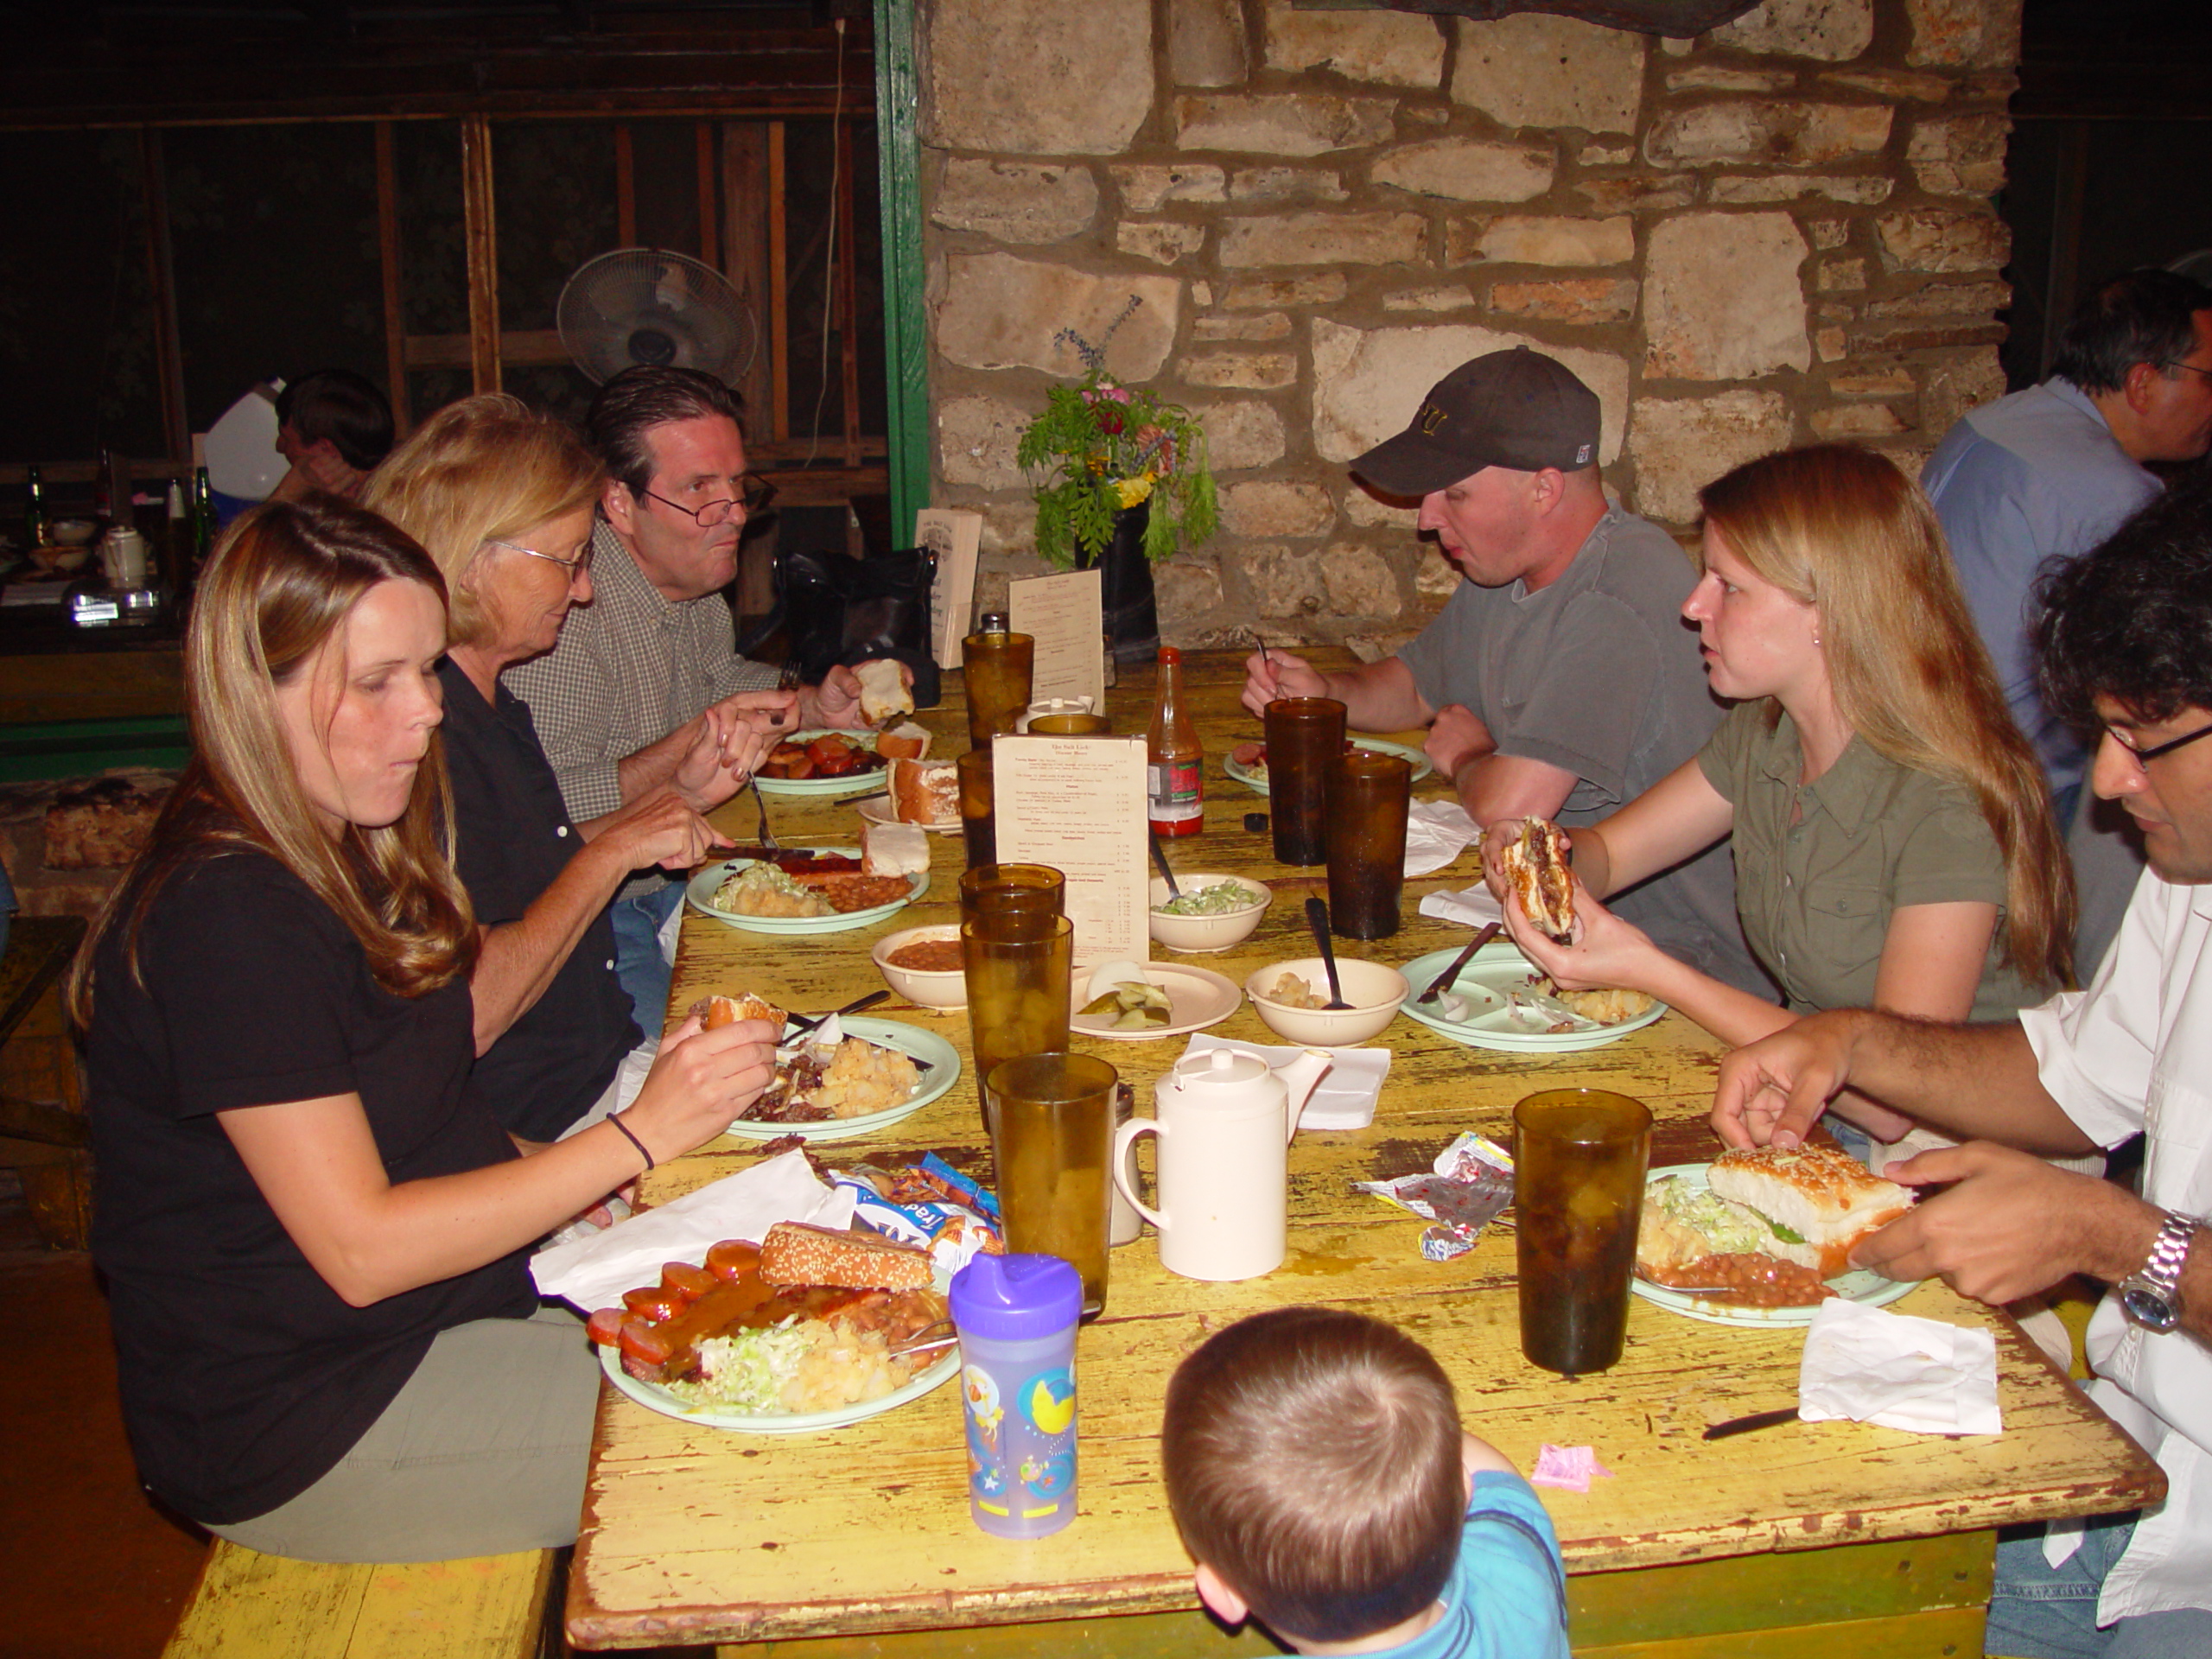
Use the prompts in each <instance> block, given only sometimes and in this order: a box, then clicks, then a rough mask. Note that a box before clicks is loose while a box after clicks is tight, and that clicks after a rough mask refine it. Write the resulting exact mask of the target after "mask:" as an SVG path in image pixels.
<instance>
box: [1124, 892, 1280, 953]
mask: <svg viewBox="0 0 2212 1659" xmlns="http://www.w3.org/2000/svg"><path fill="white" fill-rule="evenodd" d="M1224 881H1234V882H1235V883H1236V885H1237V886H1238V887H1243V889H1244V890H1245V891H1246V892H1248V893H1250V894H1251V895H1252V902H1251V903H1250V904H1249V905H1247V906H1244V907H1243V908H1242V909H1241V910H1224V911H1223V912H1221V913H1220V914H1219V915H1217V916H1163V915H1161V914H1160V906H1162V905H1164V904H1166V902H1167V883H1166V880H1165V879H1164V878H1162V877H1160V876H1157V875H1155V876H1154V877H1153V878H1152V887H1151V890H1150V893H1149V896H1148V899H1147V902H1148V903H1150V905H1151V906H1152V937H1153V938H1155V939H1157V940H1159V941H1160V944H1164V945H1166V947H1167V948H1168V949H1169V950H1180V951H1183V952H1185V954H1187V955H1190V956H1194V957H1198V956H1207V955H1211V953H1212V952H1214V951H1217V950H1228V949H1230V947H1231V946H1232V945H1237V944H1243V942H1244V941H1245V940H1246V939H1249V938H1251V937H1252V930H1253V929H1254V928H1255V927H1257V926H1259V925H1260V918H1261V917H1262V916H1264V915H1266V914H1267V913H1268V906H1269V905H1271V904H1273V903H1274V899H1275V894H1274V888H1272V887H1269V886H1268V884H1267V883H1266V882H1264V881H1255V880H1253V879H1252V878H1251V877H1250V876H1249V875H1224V874H1211V875H1209V874H1205V873H1203V872H1200V873H1199V874H1193V875H1185V874H1181V873H1180V872H1178V873H1177V874H1176V877H1175V885H1176V886H1177V887H1179V888H1181V889H1182V890H1183V891H1184V892H1185V893H1196V892H1198V889H1200V888H1201V887H1219V886H1220V885H1221V884H1222V883H1223V882H1224Z"/></svg>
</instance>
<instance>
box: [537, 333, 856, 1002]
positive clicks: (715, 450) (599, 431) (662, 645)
mask: <svg viewBox="0 0 2212 1659" xmlns="http://www.w3.org/2000/svg"><path fill="white" fill-rule="evenodd" d="M584 427H585V435H587V436H588V438H589V439H590V441H591V442H592V445H593V447H594V448H596V449H597V450H598V451H599V454H600V457H601V460H603V461H606V463H607V474H608V476H607V486H606V488H605V490H604V491H603V492H602V493H601V498H600V517H599V522H598V524H597V526H596V527H595V529H594V531H593V535H592V541H591V567H590V568H591V582H592V588H593V594H592V599H591V602H590V603H589V604H588V605H581V606H579V607H577V608H576V609H575V611H573V612H572V613H570V614H569V620H568V622H567V624H566V626H563V629H562V630H561V638H560V642H559V644H557V645H556V646H555V647H554V648H553V649H552V650H551V651H550V652H547V653H546V654H545V655H544V656H543V657H540V658H536V659H535V660H534V661H531V662H527V663H523V664H518V665H517V666H516V667H514V668H512V669H510V670H508V671H507V675H506V683H507V685H508V687H509V689H510V690H513V691H514V692H515V694H516V695H517V696H520V697H521V698H522V700H523V701H524V702H526V703H528V704H529V705H530V712H531V720H532V721H534V722H535V724H536V725H537V735H538V740H539V741H540V742H542V743H543V745H544V747H545V754H546V758H547V759H548V760H550V761H551V762H552V763H553V772H554V775H555V776H556V778H557V779H559V781H560V785H561V794H562V798H563V800H564V801H565V803H566V804H567V805H568V809H569V816H570V817H573V818H575V820H576V821H577V822H579V823H582V822H585V821H587V820H588V819H591V818H594V817H600V816H601V814H603V813H607V812H612V811H613V810H615V809H616V808H618V807H620V806H621V805H622V804H624V803H625V802H627V801H631V800H634V799H636V798H638V797H639V796H640V795H642V794H645V792H646V791H650V790H652V789H653V788H655V787H657V786H658V785H661V784H664V783H669V782H671V781H675V780H677V778H678V774H679V771H680V772H681V774H682V777H683V781H684V784H685V789H686V793H687V795H689V796H690V797H691V798H693V800H694V804H696V805H697V806H698V807H699V808H700V810H706V809H707V808H708V807H710V806H713V805H715V804H718V803H720V802H721V801H724V800H727V799H728V798H729V797H730V796H731V795H732V794H734V792H735V791H737V790H738V789H739V788H740V787H741V786H742V785H743V782H744V780H743V779H742V778H741V777H740V776H738V775H737V774H736V773H735V772H733V771H731V770H730V769H729V768H728V766H727V765H726V764H724V763H725V762H726V761H727V760H728V759H729V758H730V756H731V755H733V754H734V753H735V748H736V747H737V746H736V745H735V744H734V742H733V741H732V734H734V732H735V729H736V728H737V726H738V725H739V724H740V723H741V722H749V723H751V724H752V725H753V726H755V727H756V728H760V729H769V728H782V729H786V730H797V729H798V728H802V727H812V726H833V727H834V726H855V725H858V724H859V723H860V720H859V715H860V681H859V680H858V678H857V677H855V675H854V674H853V671H851V670H850V669H849V668H843V667H838V668H834V669H832V670H831V671H829V677H828V678H827V679H825V680H824V681H823V683H822V684H820V685H811V686H804V687H802V688H800V689H799V690H797V691H796V692H793V691H779V690H777V689H776V686H777V673H778V671H777V670H776V668H775V667H774V666H773V665H772V664H765V663H756V662H752V661H750V660H748V659H747V658H743V657H741V656H739V655H738V654H737V649H736V638H737V630H736V626H735V623H734V619H733V618H732V616H731V614H730V607H729V601H728V600H727V599H725V598H724V597H723V595H722V589H724V588H727V587H728V585H729V584H730V582H732V581H734V579H735V578H736V575H737V549H738V540H739V537H741V535H742V534H743V532H744V530H745V526H746V524H747V520H748V519H749V518H751V517H752V516H753V514H754V513H756V512H759V511H760V509H761V508H763V507H765V506H766V505H767V502H768V499H769V498H770V496H771V495H772V493H773V492H772V490H771V489H770V487H769V486H767V485H766V483H765V482H764V481H763V480H760V479H759V478H756V477H754V476H753V475H752V474H748V473H747V470H746V461H745V434H744V429H743V424H742V416H741V404H740V403H739V401H738V398H737V397H736V395H735V394H734V392H732V391H730V390H729V388H728V387H727V386H725V385H723V384H722V383H721V381H720V380H717V379H716V378H715V377H714V376H712V375H710V374H704V373H702V372H699V371H697V370H696V369H662V368H631V369H625V370H624V371H623V372H621V373H620V374H618V375H615V376H614V377H613V378H611V379H610V380H608V381H607V384H606V385H603V386H601V388H600V389H599V394H598V396H597V397H594V398H593V399H592V404H591V410H590V412H589V414H588V416H586V417H585V423H584ZM682 898H683V884H682V883H681V882H679V881H671V880H668V879H667V878H666V877H665V876H664V875H662V874H659V873H658V872H645V873H643V874H639V875H638V876H636V877H634V878H632V880H631V881H630V882H629V884H628V885H627V886H626V887H624V888H623V890H622V893H621V894H620V896H619V897H618V898H617V899H615V902H614V906H613V920H614V933H615V942H616V945H617V950H618V957H617V960H618V963H619V964H620V967H619V971H620V975H621V977H622V982H623V984H624V986H625V988H627V989H628V990H629V992H630V994H631V998H632V1001H633V1003H634V1004H635V1005H636V1007H637V1012H638V1020H639V1024H640V1025H641V1026H642V1027H644V1028H645V1030H647V1031H658V1029H660V1026H661V1021H662V1018H663V1016H664V1014H665V1013H666V1011H667V1008H666V1005H667V1001H668V985H669V964H668V962H667V959H666V958H665V957H664V956H663V955H662V953H661V950H660V947H659V944H658V931H659V929H660V926H661V925H662V924H663V923H664V922H665V921H666V920H667V918H669V917H670V916H671V914H673V913H674V912H675V910H676V907H677V904H678V903H679V902H680V901H681V900H682Z"/></svg>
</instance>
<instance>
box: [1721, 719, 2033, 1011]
mask: <svg viewBox="0 0 2212 1659" xmlns="http://www.w3.org/2000/svg"><path fill="white" fill-rule="evenodd" d="M1769 707H1770V705H1769V704H1768V703H1767V702H1764V701H1761V702H1746V703H1743V704H1740V705H1738V707H1737V708H1736V709H1732V711H1731V712H1730V713H1729V715H1728V717H1727V718H1726V719H1725V720H1724V721H1721V722H1720V725H1719V729H1717V730H1716V731H1715V732H1714V733H1713V735H1712V737H1710V738H1709V739H1707V741H1706V745H1705V747H1704V748H1703V749H1701V750H1700V751H1699V753H1698V765H1699V766H1700V767H1701V768H1702V769H1703V771H1704V772H1705V776H1706V779H1707V782H1709V783H1710V784H1711V785H1713V788H1715V789H1716V790H1718V791H1720V793H1721V794H1722V795H1724V796H1726V798H1728V801H1729V802H1730V804H1732V805H1733V806H1734V808H1735V810H1736V820H1735V829H1734V833H1733V839H1734V847H1735V853H1736V913H1737V915H1738V918H1741V920H1742V922H1743V924H1744V938H1745V939H1746V940H1747V941H1749V942H1750V944H1751V950H1752V953H1753V954H1754V955H1756V956H1757V957H1758V959H1759V961H1760V962H1761V963H1763V964H1764V966H1765V968H1766V970H1767V971H1768V972H1769V973H1770V974H1772V975H1773V976H1775V978H1776V979H1777V981H1778V982H1780V983H1781V986H1782V988H1783V993H1784V994H1785V995H1786V997H1787V999H1788V1002H1789V1007H1790V1009H1791V1011H1792V1012H1794V1013H1797V1014H1810V1013H1813V1012H1815V1011H1816V1010H1818V1009H1821V1008H1854V1007H1855V1008H1863V1007H1872V1005H1873V1001H1874V979H1875V976H1876V974H1877V972H1878V970H1879V969H1880V967H1881V963H1882V945H1883V943H1884V941H1885V939H1886V938H1888V936H1889V931H1890V913H1891V912H1892V911H1894V910H1896V909H1897V908H1898V906H1903V905H1935V904H1948V903H1961V902H1973V901H1980V902H1981V903H1984V904H1992V905H1995V906H1997V907H1998V924H1997V930H1996V932H1995V934H1994V935H1993V937H1992V938H1991V940H1990V949H1989V957H1988V959H1987V961H1986V963H1984V964H1983V966H1982V972H1981V983H1980V986H1978V987H1977V988H1975V991H1974V1014H1973V1017H1974V1019H1976V1020H2001V1019H2003V1018H2005V1016H2006V1015H2008V1014H2012V1013H2013V1012H2014V1011H2015V1010H2017V1009H2019V1008H2024V1007H2032V1006H2033V1005H2034V1004H2036V1003H2037V1002H2040V1001H2043V1000H2044V999H2043V996H2042V995H2040V994H2038V993H2037V992H2036V991H2033V990H2031V989H2030V988H2029V987H2028V986H2027V985H2026V984H2025V983H2024V982H2023V981H2022V980H2021V978H2020V976H2019V975H2018V973H2017V972H2016V971H2015V970H2014V969H2012V968H2011V967H2010V966H2000V965H1999V954H2000V948H1999V941H2000V940H2001V938H2002V936H2003V934H2004V930H2005V920H2004V912H2005V860H2004V856H2003V855H2002V854H2001V853H2000V852H1999V850H1998V847H1997V840H1996V837H1995V836H1993V835H1992V834H1991V833H1990V829H1989V825H1988V823H1987V821H1986V820H1985V819H1984V818H1983V817H1982V816H1981V812H1980V809H1979V808H1978V807H1977V806H1976V805H1975V804H1974V798H1973V796H1972V795H1971V794H1970V793H1969V792H1968V791H1967V790H1966V789H1965V788H1963V787H1962V786H1961V785H1957V784H1953V783H1948V782H1946V781H1945V780H1943V779H1940V778H1936V777H1935V776H1933V775H1932V774H1930V773H1928V772H1915V771H1913V770H1912V769H1911V768H1910V767H1908V766H1899V765H1898V764H1897V762H1896V761H1894V760H1886V759H1885V758H1884V757H1883V756H1881V755H1880V754H1878V753H1876V752H1875V751H1874V749H1873V748H1872V746H1870V745H1869V744H1868V743H1867V742H1866V741H1865V740H1864V739H1863V738H1859V737H1856V736H1854V737H1853V739H1852V740H1851V742H1850V744H1849V745H1848V746H1847V747H1846V748H1845V750H1844V752H1843V753H1842V754H1841V755H1840V756H1839V757H1838V758H1837V760H1836V763H1835V765H1834V766H1831V767H1830V768H1828V770H1827V772H1823V773H1822V774H1821V776H1820V777H1819V778H1817V779H1815V780H1814V781H1813V782H1812V783H1809V784H1803V785H1801V784H1800V783H1799V782H1798V781H1797V779H1798V775H1799V773H1800V772H1801V771H1802V769H1803V766H1804V755H1803V753H1802V750H1801V749H1800V748H1799V747H1798V743H1797V728H1796V726H1795V725H1794V724H1792V723H1791V721H1790V719H1789V715H1786V714H1783V715H1780V717H1779V718H1778V719H1777V721H1776V722H1775V725H1774V727H1773V729H1772V730H1769V729H1768V727H1767V712H1768V709H1769ZM1793 819H1794V820H1795V822H1793Z"/></svg>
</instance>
